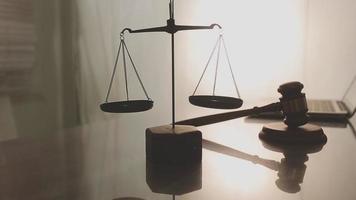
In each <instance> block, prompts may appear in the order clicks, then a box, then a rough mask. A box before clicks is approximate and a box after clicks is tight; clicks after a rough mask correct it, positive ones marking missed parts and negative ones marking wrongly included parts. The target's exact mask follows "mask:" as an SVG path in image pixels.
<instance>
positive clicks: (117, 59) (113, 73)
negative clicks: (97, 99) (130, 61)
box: [105, 41, 122, 102]
mask: <svg viewBox="0 0 356 200" xmlns="http://www.w3.org/2000/svg"><path fill="white" fill-rule="evenodd" d="M121 45H122V41H120V45H119V49H118V50H117V55H116V59H115V64H114V69H113V72H112V76H111V80H110V84H109V89H108V92H107V94H106V99H105V102H108V99H109V96H110V92H111V87H112V83H113V81H114V77H115V73H116V68H117V63H118V61H119V56H120V50H121Z"/></svg>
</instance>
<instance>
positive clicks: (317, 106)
mask: <svg viewBox="0 0 356 200" xmlns="http://www.w3.org/2000/svg"><path fill="white" fill-rule="evenodd" d="M308 108H309V110H310V111H314V112H321V111H323V112H335V108H334V106H333V104H332V102H331V101H328V100H312V101H308Z"/></svg>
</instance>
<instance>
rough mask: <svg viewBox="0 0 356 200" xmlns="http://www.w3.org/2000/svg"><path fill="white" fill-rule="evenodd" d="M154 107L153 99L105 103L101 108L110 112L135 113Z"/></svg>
mask: <svg viewBox="0 0 356 200" xmlns="http://www.w3.org/2000/svg"><path fill="white" fill-rule="evenodd" d="M152 107H153V101H150V100H132V101H117V102H109V103H103V104H101V105H100V108H101V110H102V111H104V112H109V113H133V112H142V111H146V110H149V109H151V108H152Z"/></svg>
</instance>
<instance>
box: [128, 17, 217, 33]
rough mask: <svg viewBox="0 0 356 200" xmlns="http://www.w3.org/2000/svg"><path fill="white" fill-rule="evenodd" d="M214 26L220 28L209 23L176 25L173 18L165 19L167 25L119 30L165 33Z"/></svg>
mask: <svg viewBox="0 0 356 200" xmlns="http://www.w3.org/2000/svg"><path fill="white" fill-rule="evenodd" d="M215 27H218V28H219V29H222V27H221V26H220V25H219V24H211V25H210V26H191V25H176V24H175V21H174V19H169V20H167V26H161V27H152V28H145V29H138V30H132V29H130V28H125V29H123V30H122V31H121V33H124V32H125V31H128V32H129V33H150V32H166V33H170V34H174V33H176V32H178V31H189V30H208V29H213V28H215Z"/></svg>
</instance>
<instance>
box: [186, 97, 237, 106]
mask: <svg viewBox="0 0 356 200" xmlns="http://www.w3.org/2000/svg"><path fill="white" fill-rule="evenodd" d="M189 102H190V103H191V104H193V105H195V106H200V107H205V108H217V109H236V108H240V107H241V106H242V104H243V101H242V99H240V98H234V97H226V96H211V95H193V96H190V97H189Z"/></svg>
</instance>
